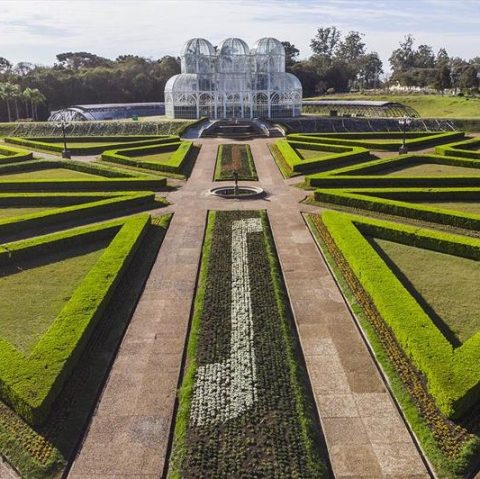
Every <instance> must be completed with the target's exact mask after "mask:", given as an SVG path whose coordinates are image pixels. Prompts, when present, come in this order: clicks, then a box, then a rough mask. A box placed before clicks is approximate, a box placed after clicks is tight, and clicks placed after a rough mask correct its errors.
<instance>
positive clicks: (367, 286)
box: [310, 211, 480, 477]
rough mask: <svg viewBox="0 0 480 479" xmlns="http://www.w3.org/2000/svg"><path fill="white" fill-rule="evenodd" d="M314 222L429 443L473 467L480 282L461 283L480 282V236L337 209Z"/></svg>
mask: <svg viewBox="0 0 480 479" xmlns="http://www.w3.org/2000/svg"><path fill="white" fill-rule="evenodd" d="M310 221H311V224H312V225H313V226H314V228H315V232H316V233H318V235H319V240H320V245H321V247H322V249H323V252H324V254H325V255H326V256H327V258H328V260H329V262H330V265H331V267H332V269H333V270H334V271H335V274H336V276H337V280H338V281H339V282H340V283H341V284H342V286H343V289H344V294H346V295H347V297H348V298H349V301H350V303H351V304H352V305H353V307H354V308H355V310H356V315H357V317H358V318H359V321H360V325H361V327H362V329H363V330H364V331H365V333H366V335H367V336H368V339H369V342H370V344H371V345H372V347H373V349H374V351H375V355H376V357H377V358H378V360H379V362H380V363H381V365H382V368H383V370H384V371H385V372H386V373H387V375H388V377H389V383H390V385H391V386H392V388H393V390H394V392H395V395H396V397H397V400H398V401H399V402H400V405H401V406H402V409H403V411H404V413H405V414H406V416H407V418H408V420H409V422H410V425H411V427H412V428H413V430H414V432H415V434H416V435H417V437H418V438H419V440H420V442H421V446H422V448H424V450H425V452H426V453H427V455H428V457H429V459H430V460H431V461H432V462H433V464H434V466H435V468H436V469H437V470H438V471H439V472H441V473H442V474H446V475H449V476H450V477H451V476H455V477H456V475H457V474H462V475H464V474H465V473H466V472H467V470H468V468H469V466H470V465H472V464H473V462H474V461H475V457H476V456H475V455H476V451H478V447H479V445H480V438H479V436H478V411H477V412H475V409H471V408H472V407H474V405H475V404H478V395H479V394H480V380H479V379H480V370H479V367H480V361H479V358H478V357H477V356H478V354H479V348H478V346H479V344H480V331H479V326H480V325H479V323H478V316H476V315H475V314H474V313H472V311H475V307H474V308H473V309H472V310H471V311H468V312H467V313H466V314H465V311H460V310H461V309H462V308H465V307H467V305H470V304H471V301H472V296H471V295H470V294H469V291H471V289H470V288H471V287H472V285H471V284H465V285H464V286H463V287H460V288H458V289H457V288H455V290H452V288H451V283H452V281H453V282H455V284H457V283H458V284H463V281H465V280H466V281H467V283H470V281H471V280H472V278H473V281H474V282H473V283H472V284H476V282H477V281H478V274H479V271H480V270H479V268H478V261H479V260H480V240H478V239H473V238H466V237H464V236H458V235H452V234H447V233H440V232H436V231H433V230H422V229H419V228H418V227H411V226H406V225H401V224H396V223H390V222H386V221H379V220H374V219H368V218H365V217H360V216H354V215H349V214H345V213H338V212H333V211H327V212H324V213H323V214H322V215H312V216H310ZM409 257H410V259H408V258H409ZM412 258H413V259H414V260H413V261H412V260H411V259H412ZM414 266H415V267H414ZM446 271H449V275H445V272H446ZM471 275H473V276H471ZM347 289H348V290H347ZM359 306H361V309H360V308H359ZM467 309H468V308H467ZM450 418H454V419H453V420H451V419H450Z"/></svg>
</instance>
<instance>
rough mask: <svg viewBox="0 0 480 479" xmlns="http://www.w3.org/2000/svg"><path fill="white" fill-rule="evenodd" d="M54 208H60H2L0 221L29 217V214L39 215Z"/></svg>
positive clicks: (0, 207) (0, 209)
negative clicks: (23, 216)
mask: <svg viewBox="0 0 480 479" xmlns="http://www.w3.org/2000/svg"><path fill="white" fill-rule="evenodd" d="M54 208H58V206H37V207H35V206H30V207H24V208H18V207H17V206H0V219H1V218H13V217H14V216H21V215H28V214H29V213H39V212H40V211H46V210H52V209H54Z"/></svg>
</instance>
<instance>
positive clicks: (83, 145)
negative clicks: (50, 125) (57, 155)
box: [47, 141, 120, 148]
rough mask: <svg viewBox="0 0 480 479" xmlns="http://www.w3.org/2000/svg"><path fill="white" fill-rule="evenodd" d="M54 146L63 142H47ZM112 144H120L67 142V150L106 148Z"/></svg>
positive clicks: (109, 142)
mask: <svg viewBox="0 0 480 479" xmlns="http://www.w3.org/2000/svg"><path fill="white" fill-rule="evenodd" d="M47 143H51V144H53V145H59V144H61V142H58V141H57V142H53V141H51V142H47ZM112 143H120V142H118V141H91V142H90V141H81V142H67V148H87V147H92V146H105V145H107V146H108V145H111V144H112Z"/></svg>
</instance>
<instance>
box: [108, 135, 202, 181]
mask: <svg viewBox="0 0 480 479" xmlns="http://www.w3.org/2000/svg"><path fill="white" fill-rule="evenodd" d="M192 147H193V143H192V142H191V141H176V142H172V143H163V144H158V145H157V144H156V145H152V146H140V147H135V148H122V149H117V150H108V151H105V152H104V153H103V154H102V160H103V161H107V162H112V163H120V164H123V165H129V166H135V167H137V168H145V169H148V170H156V171H164V172H167V173H177V174H181V173H182V170H183V167H184V166H185V162H186V160H187V159H188V157H189V154H190V153H191V151H192ZM166 152H172V155H171V156H170V157H169V158H168V160H166V161H162V162H157V161H148V160H145V161H144V160H141V159H138V160H137V159H136V158H137V157H141V156H144V155H153V154H155V153H166Z"/></svg>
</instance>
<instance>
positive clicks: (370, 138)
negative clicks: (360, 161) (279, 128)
mask: <svg viewBox="0 0 480 479" xmlns="http://www.w3.org/2000/svg"><path fill="white" fill-rule="evenodd" d="M464 136H465V133H463V132H458V131H449V132H444V131H440V132H439V131H437V132H424V131H422V132H418V131H409V132H406V133H405V138H406V141H405V143H406V144H407V146H408V148H409V149H412V150H419V149H423V148H429V147H432V146H435V145H441V144H444V143H451V142H452V141H455V140H461V139H463V137H464ZM287 139H288V140H294V141H300V142H307V143H322V144H331V145H344V146H357V147H363V148H367V149H369V150H388V151H398V150H399V148H400V147H401V146H402V143H403V133H402V132H381V133H372V132H359V133H309V134H305V133H292V134H290V135H287Z"/></svg>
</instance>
